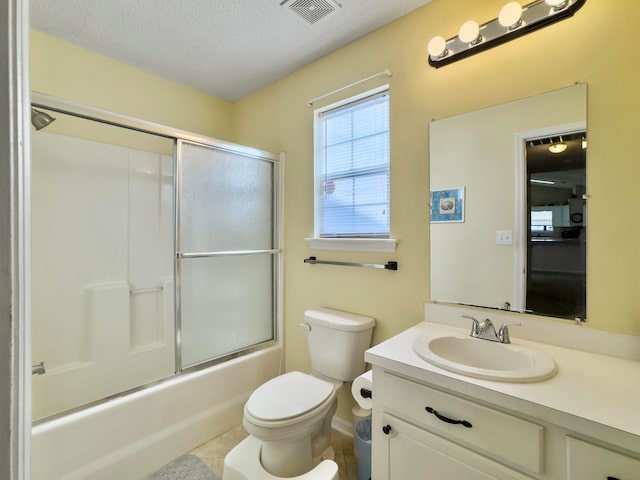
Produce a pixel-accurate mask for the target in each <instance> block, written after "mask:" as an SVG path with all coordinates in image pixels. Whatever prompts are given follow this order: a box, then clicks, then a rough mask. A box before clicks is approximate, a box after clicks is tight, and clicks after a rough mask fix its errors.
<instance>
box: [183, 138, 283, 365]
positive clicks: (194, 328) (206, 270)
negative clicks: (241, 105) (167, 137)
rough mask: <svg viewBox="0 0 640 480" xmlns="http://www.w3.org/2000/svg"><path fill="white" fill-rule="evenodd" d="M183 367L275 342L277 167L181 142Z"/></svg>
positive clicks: (260, 159) (250, 155) (247, 155)
mask: <svg viewBox="0 0 640 480" xmlns="http://www.w3.org/2000/svg"><path fill="white" fill-rule="evenodd" d="M177 148H178V163H177V179H178V196H177V197H178V203H177V220H178V221H177V231H176V278H178V279H179V280H178V289H177V300H178V302H177V308H176V312H177V324H178V331H179V332H180V335H179V337H178V340H177V349H176V352H177V353H176V356H177V363H178V365H179V366H180V368H187V367H190V366H194V365H198V364H201V363H204V362H207V361H210V360H213V359H216V358H221V357H224V356H226V355H229V354H231V353H235V352H239V351H241V350H246V349H247V348H250V347H252V346H254V345H259V344H262V343H265V342H268V341H271V340H274V339H275V323H276V322H275V318H276V299H275V295H276V291H277V289H276V288H275V285H276V282H277V275H276V272H277V259H278V252H279V250H278V245H277V244H276V237H277V236H276V232H275V227H274V226H275V225H276V224H277V222H276V218H275V216H276V209H275V205H276V193H275V192H276V189H275V176H276V163H275V162H274V161H273V160H272V159H267V158H264V157H260V156H256V155H254V154H253V153H252V152H251V151H250V150H249V149H247V153H242V152H238V151H237V150H234V151H229V150H226V149H224V148H219V147H212V146H207V145H201V144H196V143H191V142H187V141H183V140H179V141H178V145H177Z"/></svg>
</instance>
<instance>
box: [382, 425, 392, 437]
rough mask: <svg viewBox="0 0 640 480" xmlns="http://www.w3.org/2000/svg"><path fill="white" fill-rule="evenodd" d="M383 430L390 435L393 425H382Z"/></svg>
mask: <svg viewBox="0 0 640 480" xmlns="http://www.w3.org/2000/svg"><path fill="white" fill-rule="evenodd" d="M382 431H383V432H384V434H385V435H389V433H390V432H391V425H385V426H384V427H382Z"/></svg>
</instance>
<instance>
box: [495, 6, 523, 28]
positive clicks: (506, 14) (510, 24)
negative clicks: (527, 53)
mask: <svg viewBox="0 0 640 480" xmlns="http://www.w3.org/2000/svg"><path fill="white" fill-rule="evenodd" d="M521 18H522V6H521V5H520V4H519V3H518V2H509V3H507V4H506V5H505V6H504V7H502V10H500V14H499V15H498V22H500V25H502V26H503V27H507V28H509V29H513V28H516V27H518V26H520V23H522V22H521V21H520V19H521Z"/></svg>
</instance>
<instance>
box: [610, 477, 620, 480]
mask: <svg viewBox="0 0 640 480" xmlns="http://www.w3.org/2000/svg"><path fill="white" fill-rule="evenodd" d="M607 480H620V479H619V478H618V477H607Z"/></svg>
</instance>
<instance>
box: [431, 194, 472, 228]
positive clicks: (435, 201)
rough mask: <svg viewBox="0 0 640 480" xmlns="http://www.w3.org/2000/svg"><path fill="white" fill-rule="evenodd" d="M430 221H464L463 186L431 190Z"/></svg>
mask: <svg viewBox="0 0 640 480" xmlns="http://www.w3.org/2000/svg"><path fill="white" fill-rule="evenodd" d="M430 197H431V198H430V201H431V223H450V222H459V223H460V222H464V187H460V188H452V189H449V190H431V195H430Z"/></svg>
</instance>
